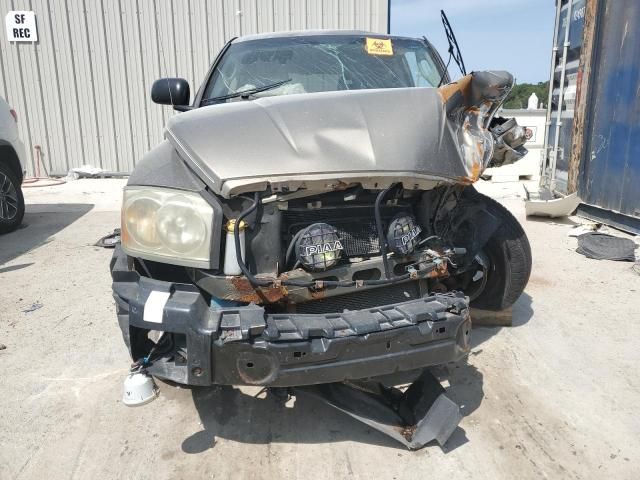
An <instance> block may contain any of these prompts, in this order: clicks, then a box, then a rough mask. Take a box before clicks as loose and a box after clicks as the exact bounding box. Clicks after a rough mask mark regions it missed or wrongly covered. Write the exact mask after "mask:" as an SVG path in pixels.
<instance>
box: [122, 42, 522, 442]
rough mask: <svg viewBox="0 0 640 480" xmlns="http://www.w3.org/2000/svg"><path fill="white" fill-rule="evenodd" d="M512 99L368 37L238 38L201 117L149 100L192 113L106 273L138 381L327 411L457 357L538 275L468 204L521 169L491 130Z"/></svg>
mask: <svg viewBox="0 0 640 480" xmlns="http://www.w3.org/2000/svg"><path fill="white" fill-rule="evenodd" d="M512 84H513V78H512V76H511V75H510V74H508V73H506V72H495V71H492V72H474V73H471V74H468V75H465V76H463V77H462V78H460V79H459V80H457V81H455V82H451V83H449V78H448V73H447V71H446V68H445V65H444V63H443V61H442V59H441V58H440V56H439V55H438V54H437V52H436V51H435V49H434V48H433V47H432V45H431V44H430V43H429V42H427V41H426V40H425V39H411V38H402V37H392V36H387V35H374V34H369V33H364V32H309V33H302V34H297V33H295V34H292V33H288V34H270V35H259V36H247V37H243V38H238V39H234V40H232V41H230V42H229V43H228V44H227V45H226V46H225V47H224V49H223V50H222V52H221V53H220V54H219V56H218V57H217V58H216V60H215V62H214V64H213V66H212V67H211V69H210V71H209V74H208V75H207V78H206V80H205V82H204V83H203V85H202V87H201V88H200V89H199V91H198V92H197V94H196V95H195V100H194V101H193V103H192V104H189V98H190V93H189V86H188V84H187V83H186V81H185V80H182V79H175V78H170V79H161V80H158V81H157V82H156V83H155V84H154V86H153V89H152V98H153V100H154V101H156V102H157V103H164V104H171V105H173V106H174V108H175V109H177V110H180V111H184V112H185V113H181V114H179V115H175V116H173V117H172V118H171V119H170V120H169V121H168V123H167V126H166V132H165V140H164V141H163V142H162V143H160V144H159V145H158V146H157V147H156V148H154V149H153V150H151V151H150V152H149V153H148V154H147V155H146V156H145V157H144V158H143V159H142V160H141V161H140V162H139V164H138V165H137V167H136V169H135V171H134V172H133V173H132V175H131V177H130V179H129V181H128V184H127V186H126V188H125V190H124V202H123V207H122V229H121V238H122V244H121V246H118V247H117V248H116V250H115V253H114V256H113V259H112V262H111V273H112V277H113V293H114V297H115V299H116V303H117V312H118V321H119V323H120V327H121V329H122V333H123V336H124V339H125V342H126V343H127V346H128V347H129V350H130V353H131V356H132V358H133V359H134V361H135V362H136V365H137V367H139V368H144V371H145V372H148V373H149V374H151V375H153V376H156V377H159V378H164V379H168V380H171V381H174V382H178V383H183V384H189V385H212V384H218V385H261V386H267V387H287V388H289V387H300V386H316V387H309V389H310V390H309V391H310V392H312V393H313V392H315V393H318V392H320V390H313V388H321V386H322V385H323V384H330V385H332V387H331V388H332V389H333V390H331V392H327V391H323V394H324V395H325V397H326V396H329V397H333V398H334V400H335V399H336V398H337V396H340V395H337V394H336V390H335V388H336V385H347V384H349V385H355V384H358V385H359V387H358V389H356V391H359V392H362V391H365V390H366V391H371V388H370V386H371V385H373V384H374V383H375V384H377V385H387V386H388V385H393V384H398V383H407V379H408V382H411V381H414V380H416V379H420V378H422V379H423V380H424V378H423V377H421V375H423V373H422V372H423V371H424V369H425V368H426V367H430V366H434V365H439V364H443V363H447V362H452V361H457V360H460V359H462V358H464V357H465V356H466V355H467V353H468V351H469V338H470V331H471V323H470V318H469V305H472V306H477V307H480V308H483V309H494V310H500V309H504V308H507V307H509V306H510V305H511V304H513V303H514V302H515V300H516V299H517V298H518V297H519V296H520V294H521V293H522V291H523V289H524V287H525V285H526V283H527V281H528V277H529V273H530V269H531V252H530V248H529V243H528V241H527V238H526V236H525V233H524V232H523V230H522V228H521V227H520V225H519V224H518V222H517V221H516V220H515V219H514V217H513V216H512V215H511V214H510V213H509V212H508V211H507V210H505V209H504V208H503V207H502V206H500V205H499V204H498V203H496V202H495V201H494V200H491V199H490V198H487V197H485V196H484V195H481V194H480V193H478V192H477V191H476V190H475V189H474V187H473V185H472V184H473V183H474V182H475V181H476V180H478V178H479V177H480V175H481V173H482V172H483V170H484V169H485V168H487V167H489V166H495V165H499V164H502V163H509V162H512V161H514V160H515V159H517V158H520V156H522V154H523V151H524V150H523V148H522V144H523V143H524V135H523V132H522V131H521V130H522V129H521V128H520V127H518V126H517V125H516V124H515V123H514V122H513V120H505V119H502V118H496V117H495V113H496V111H497V110H498V108H499V106H500V105H501V103H502V101H503V100H504V98H505V97H506V95H507V94H508V93H509V91H510V89H511V87H512ZM400 374H402V378H403V381H402V382H401V381H400V380H397V381H394V379H395V378H396V377H394V375H400ZM398 378H400V377H398ZM345 382H346V383H345ZM376 382H377V383H376ZM363 385H367V388H364V387H363ZM438 387H439V385H438ZM376 388H377V387H376ZM380 388H384V389H385V391H387V393H388V391H389V390H388V388H387V387H380ZM332 392H333V393H332ZM378 393H379V392H378ZM394 395H396V396H395V397H394ZM400 396H401V395H400V392H399V391H395V393H394V394H393V395H391V397H394V398H395V399H396V400H398V399H399V398H400ZM391 397H389V395H387V400H388V402H387V403H389V402H391V403H393V402H395V401H396V400H393V401H392V400H389V398H391ZM342 398H344V397H342ZM400 400H401V399H400ZM400 400H398V401H400ZM336 402H338V403H339V401H336ZM336 402H334V406H336V405H335V403H336ZM394 405H395V406H394V407H393V408H392V410H394V411H395V412H401V411H402V408H399V407H398V404H394ZM414 407H415V405H414ZM338 408H341V409H344V408H342V407H340V406H339V407H338ZM345 408H346V407H345ZM398 415H400V416H402V414H401V413H398ZM409 417H411V415H409ZM403 418H404V420H405V423H408V424H411V421H410V420H408V419H407V418H406V416H405V417H403ZM396 431H397V432H399V433H400V434H401V436H403V437H404V438H405V439H406V440H407V441H409V444H410V442H411V437H412V435H413V434H414V433H415V432H414V431H411V433H407V431H406V430H402V429H397V430H396ZM449 434H450V432H446V435H443V434H441V435H440V437H439V439H440V440H442V439H443V438H444V437H446V436H448V435H449ZM436 436H437V435H436ZM444 440H446V438H444ZM422 443H424V442H422ZM416 445H417V444H416V441H414V445H413V446H416Z"/></svg>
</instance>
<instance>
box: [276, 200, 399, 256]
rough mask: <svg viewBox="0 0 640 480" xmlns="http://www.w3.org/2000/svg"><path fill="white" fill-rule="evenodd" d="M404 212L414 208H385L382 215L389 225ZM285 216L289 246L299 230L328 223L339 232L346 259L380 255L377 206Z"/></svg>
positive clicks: (290, 212) (292, 211)
mask: <svg viewBox="0 0 640 480" xmlns="http://www.w3.org/2000/svg"><path fill="white" fill-rule="evenodd" d="M400 212H407V213H410V212H411V207H409V206H407V205H403V206H384V207H382V209H381V212H380V213H381V214H382V219H383V222H385V224H388V222H389V221H390V220H391V219H392V218H393V217H394V216H395V215H397V214H398V213H400ZM282 214H283V228H284V232H283V233H284V237H285V242H284V243H285V244H288V243H289V242H290V241H291V239H292V238H293V236H294V235H295V234H296V233H297V232H298V231H299V230H302V229H303V228H305V227H307V226H309V225H311V224H313V223H317V222H325V223H327V224H329V225H331V226H333V227H335V228H336V229H337V231H338V236H339V237H340V238H341V240H342V246H343V247H344V255H345V256H347V257H360V256H371V255H376V254H378V253H379V252H380V242H379V240H378V234H377V231H376V223H375V220H374V209H373V206H369V205H366V206H355V207H341V208H335V207H329V208H319V209H316V210H314V209H290V210H285V211H283V212H282Z"/></svg>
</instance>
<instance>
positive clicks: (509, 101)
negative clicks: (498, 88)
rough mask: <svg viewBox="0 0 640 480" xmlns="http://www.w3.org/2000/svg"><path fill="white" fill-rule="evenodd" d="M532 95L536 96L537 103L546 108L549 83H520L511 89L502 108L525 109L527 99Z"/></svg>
mask: <svg viewBox="0 0 640 480" xmlns="http://www.w3.org/2000/svg"><path fill="white" fill-rule="evenodd" d="M532 93H535V94H536V95H537V96H538V102H543V103H544V104H545V107H546V103H547V98H548V97H549V82H538V83H520V84H516V85H514V86H513V89H512V90H511V92H510V93H509V95H508V96H507V98H506V100H505V101H504V104H503V107H504V108H527V103H528V101H529V97H530V96H531V94H532Z"/></svg>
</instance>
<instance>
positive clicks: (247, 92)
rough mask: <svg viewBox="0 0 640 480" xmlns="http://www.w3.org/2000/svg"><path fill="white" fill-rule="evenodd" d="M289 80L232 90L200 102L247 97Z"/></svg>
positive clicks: (208, 103)
mask: <svg viewBox="0 0 640 480" xmlns="http://www.w3.org/2000/svg"><path fill="white" fill-rule="evenodd" d="M290 81H291V79H290V78H287V79H286V80H282V81H280V82H276V83H271V84H269V85H263V86H261V87H255V88H248V89H247V90H242V91H240V92H233V93H229V94H227V95H220V96H219V97H213V98H207V99H206V100H204V101H203V102H202V104H203V105H211V104H212V103H216V102H219V101H221V100H228V99H230V98H236V97H242V98H244V99H247V98H249V97H250V96H251V95H255V94H256V93H260V92H266V91H267V90H273V89H274V88H278V87H279V86H280V85H284V84H285V83H289V82H290Z"/></svg>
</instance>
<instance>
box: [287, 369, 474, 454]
mask: <svg viewBox="0 0 640 480" xmlns="http://www.w3.org/2000/svg"><path fill="white" fill-rule="evenodd" d="M292 390H293V394H294V395H307V396H310V397H314V398H316V399H319V400H321V401H323V402H324V403H326V404H328V405H330V406H332V407H334V408H336V409H338V410H340V411H341V412H343V413H346V414H347V415H350V416H351V417H353V418H355V419H356V420H359V421H361V422H363V423H365V424H367V425H369V426H370V427H371V428H374V429H376V430H378V431H380V432H382V433H384V434H385V435H388V436H389V437H391V438H393V439H394V440H396V441H398V442H400V443H402V444H403V445H404V446H406V447H407V448H409V449H410V450H417V449H419V448H422V447H424V446H425V445H426V444H428V443H430V442H432V441H434V440H435V441H437V442H438V444H440V446H441V447H442V446H444V444H445V443H446V442H447V440H448V439H449V437H450V436H451V434H452V433H453V432H454V430H455V429H456V427H457V426H458V424H459V423H460V420H461V419H462V414H461V413H460V408H459V407H458V405H457V404H456V403H454V402H453V401H452V400H451V399H449V398H448V397H447V396H446V395H445V390H444V388H443V387H442V385H440V382H439V381H438V379H437V378H435V377H434V375H433V374H432V373H431V372H430V371H429V370H424V371H423V372H422V373H421V374H420V376H419V377H418V378H417V379H416V380H415V381H414V382H413V383H412V384H411V385H410V386H409V388H407V389H406V390H405V391H404V392H402V391H401V390H399V389H397V388H393V387H392V388H387V387H385V386H384V385H382V384H381V383H377V382H374V381H370V382H353V383H348V384H347V383H328V384H324V385H313V386H305V387H294V388H293V389H292Z"/></svg>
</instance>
